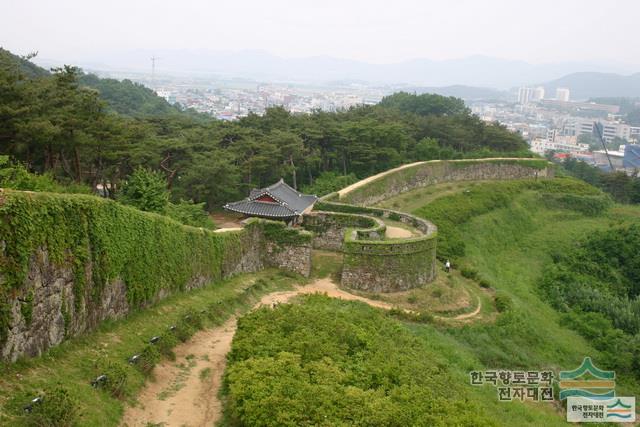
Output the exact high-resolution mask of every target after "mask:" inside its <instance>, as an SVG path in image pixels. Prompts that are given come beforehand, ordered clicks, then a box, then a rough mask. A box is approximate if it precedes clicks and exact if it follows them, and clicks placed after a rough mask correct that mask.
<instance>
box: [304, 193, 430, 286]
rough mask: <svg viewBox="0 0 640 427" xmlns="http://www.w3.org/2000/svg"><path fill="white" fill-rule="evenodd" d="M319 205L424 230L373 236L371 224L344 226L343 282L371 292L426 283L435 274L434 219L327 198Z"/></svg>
mask: <svg viewBox="0 0 640 427" xmlns="http://www.w3.org/2000/svg"><path fill="white" fill-rule="evenodd" d="M316 207H317V208H318V209H322V210H323V211H321V213H322V214H324V215H327V214H328V213H333V215H347V216H352V217H356V216H358V217H362V216H365V217H368V218H370V220H372V221H376V222H378V223H382V224H384V222H383V221H382V220H381V219H380V218H389V219H393V220H395V221H400V222H403V223H405V224H408V225H410V226H412V227H414V228H416V229H417V230H419V231H420V232H421V233H422V235H419V236H416V237H412V238H408V239H390V240H385V239H379V238H375V239H372V238H370V234H369V233H370V231H371V230H372V229H371V228H369V229H365V230H362V229H354V228H350V227H345V229H344V230H343V234H342V236H343V242H342V245H341V247H340V249H341V250H342V252H343V253H344V257H343V265H342V278H341V283H342V285H344V286H347V287H350V288H352V289H359V290H364V291H371V292H396V291H402V290H407V289H411V288H415V287H419V286H422V285H425V284H427V283H429V282H430V281H432V280H433V279H434V278H435V274H436V268H435V265H436V241H437V239H436V237H437V228H436V226H435V225H434V224H432V223H431V222H429V221H426V220H424V219H422V218H418V217H415V216H413V215H410V214H407V213H405V212H398V211H393V210H390V209H381V208H369V207H361V206H353V205H347V204H344V203H336V202H327V201H320V202H318V203H317V204H316ZM376 235H377V234H376Z"/></svg>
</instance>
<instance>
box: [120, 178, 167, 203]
mask: <svg viewBox="0 0 640 427" xmlns="http://www.w3.org/2000/svg"><path fill="white" fill-rule="evenodd" d="M118 200H120V202H122V203H124V204H125V205H131V206H135V207H136V208H138V209H140V210H142V211H147V212H156V213H163V212H165V210H166V208H167V205H168V203H169V190H167V183H166V181H165V179H164V177H163V176H162V174H161V173H160V172H157V171H153V170H151V169H146V168H142V167H139V168H137V169H136V170H135V171H134V172H133V173H132V174H131V175H130V176H129V178H128V180H127V181H126V182H125V183H124V185H123V187H122V193H121V194H120V196H119V197H118Z"/></svg>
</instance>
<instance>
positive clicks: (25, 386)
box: [0, 270, 301, 426]
mask: <svg viewBox="0 0 640 427" xmlns="http://www.w3.org/2000/svg"><path fill="white" fill-rule="evenodd" d="M259 279H262V281H260V283H262V284H266V285H265V286H261V287H256V286H252V285H253V284H254V283H256V281H258V280H259ZM300 280H301V279H300V278H292V277H287V276H284V275H283V274H282V273H279V272H277V271H276V270H266V271H263V272H260V273H256V274H245V275H240V276H236V277H234V278H232V279H229V280H225V281H223V282H221V283H217V284H215V285H214V286H207V287H204V288H202V289H199V290H196V291H191V292H187V293H179V294H175V295H173V296H170V297H168V298H167V299H165V300H163V301H162V302H160V303H158V304H157V305H154V306H153V307H150V308H148V309H145V310H141V311H137V312H135V313H132V314H131V315H129V316H128V317H126V318H125V319H122V320H119V321H112V322H105V323H103V324H102V325H101V326H100V328H99V329H98V330H97V331H96V332H94V333H91V334H88V335H85V336H82V337H78V338H75V339H71V340H69V341H66V342H64V343H62V344H61V345H59V346H58V347H55V348H52V349H50V350H49V351H48V352H46V353H45V354H44V355H43V356H41V357H37V358H33V359H28V360H22V361H19V362H18V363H16V364H13V365H4V366H3V365H1V364H0V425H22V422H23V421H24V420H20V419H16V418H15V417H14V416H13V415H12V414H11V413H9V410H8V407H7V405H8V406H12V404H13V405H15V404H19V405H24V404H26V403H27V401H25V400H27V396H29V398H31V397H33V396H34V395H35V394H36V393H37V392H38V390H39V389H41V388H42V387H49V386H52V385H55V384H57V383H61V384H62V385H63V386H66V387H67V388H68V389H69V390H70V392H71V393H72V395H73V396H74V397H75V398H76V399H77V400H78V401H79V403H80V410H81V413H82V414H83V415H82V417H81V419H80V420H79V423H80V425H92V426H93V425H101V426H115V425H118V423H119V420H120V417H121V416H122V413H123V409H124V402H123V401H121V400H118V399H115V398H112V397H111V396H110V395H109V394H108V393H106V392H105V391H102V390H95V389H93V388H92V387H91V385H90V381H91V380H93V379H94V378H95V377H96V376H97V375H99V374H100V372H98V371H97V370H96V368H95V363H96V361H97V360H113V361H119V362H125V361H126V360H127V359H128V358H129V357H130V356H132V355H133V354H136V353H139V352H140V350H141V349H142V348H143V347H144V346H145V345H146V343H147V342H148V340H149V339H150V338H151V337H153V336H156V335H160V334H162V333H163V332H165V331H166V330H167V328H168V327H169V326H170V325H173V324H176V323H177V322H178V320H179V319H180V317H181V316H182V315H183V314H184V313H185V312H186V311H187V310H194V311H200V310H203V309H210V307H211V305H212V304H216V303H217V302H218V301H222V302H223V304H222V307H223V309H222V310H220V312H218V313H217V315H216V316H215V317H214V318H213V319H210V320H205V327H206V326H212V325H218V324H221V323H223V322H224V320H226V318H228V317H229V316H230V315H231V314H232V313H234V312H236V311H246V310H247V309H248V308H250V307H251V306H252V305H253V304H254V302H255V301H256V300H257V298H258V296H259V295H261V294H264V293H268V292H272V291H274V290H277V289H287V288H289V287H290V285H292V284H293V283H299V282H300ZM245 290H246V292H245ZM127 372H128V374H129V381H128V384H127V386H126V390H125V396H126V397H125V400H129V401H133V400H134V399H135V395H136V393H137V392H138V391H139V390H140V388H141V387H142V386H143V384H144V381H145V377H144V376H143V375H142V374H141V373H140V372H139V371H138V370H136V369H134V368H133V367H128V368H127Z"/></svg>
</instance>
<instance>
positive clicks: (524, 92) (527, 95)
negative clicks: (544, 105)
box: [518, 86, 534, 105]
mask: <svg viewBox="0 0 640 427" xmlns="http://www.w3.org/2000/svg"><path fill="white" fill-rule="evenodd" d="M533 96H534V89H533V88H530V87H524V86H523V87H521V88H520V89H518V103H519V104H522V105H527V104H528V103H529V102H531V101H533Z"/></svg>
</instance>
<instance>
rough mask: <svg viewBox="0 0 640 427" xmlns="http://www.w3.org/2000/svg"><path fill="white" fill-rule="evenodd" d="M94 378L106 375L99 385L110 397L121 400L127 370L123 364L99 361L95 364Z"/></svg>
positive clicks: (124, 388) (127, 376)
mask: <svg viewBox="0 0 640 427" xmlns="http://www.w3.org/2000/svg"><path fill="white" fill-rule="evenodd" d="M95 372H96V377H98V376H100V375H106V377H107V379H106V381H105V382H104V383H102V384H101V387H103V388H104V389H105V390H107V391H108V392H109V393H110V394H111V396H113V397H115V398H118V399H120V398H122V397H124V395H125V390H126V387H127V381H128V379H129V370H128V368H127V366H126V365H125V364H123V363H122V362H118V361H113V360H100V361H98V362H97V363H96V371H95Z"/></svg>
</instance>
